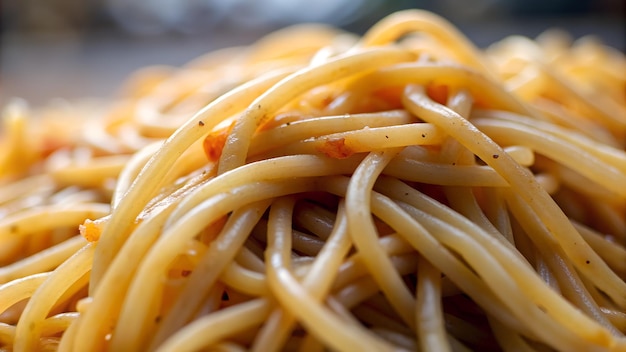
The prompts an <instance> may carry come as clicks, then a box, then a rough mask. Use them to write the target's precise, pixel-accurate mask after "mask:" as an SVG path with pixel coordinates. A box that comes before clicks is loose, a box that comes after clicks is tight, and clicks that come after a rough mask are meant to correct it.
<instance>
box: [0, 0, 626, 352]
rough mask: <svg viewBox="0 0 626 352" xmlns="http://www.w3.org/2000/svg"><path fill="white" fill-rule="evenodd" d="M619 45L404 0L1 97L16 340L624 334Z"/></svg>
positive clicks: (139, 342)
mask: <svg viewBox="0 0 626 352" xmlns="http://www.w3.org/2000/svg"><path fill="white" fill-rule="evenodd" d="M625 89H626V59H625V57H624V55H623V54H622V53H620V52H619V51H616V50H614V49H611V48H608V47H606V46H604V45H602V44H601V43H599V42H598V41H596V40H593V39H591V38H582V39H580V40H577V41H576V42H572V41H571V40H570V39H569V38H568V37H567V36H566V35H565V34H563V33H560V32H549V33H545V34H543V35H541V36H540V37H538V38H537V39H536V40H530V39H526V38H522V37H511V38H507V39H505V40H503V41H501V42H499V43H496V44H494V45H492V46H491V47H489V48H488V49H486V50H480V49H477V48H476V47H474V46H473V45H472V44H471V43H470V42H469V41H468V40H467V39H466V38H465V37H464V36H463V35H462V34H461V33H460V32H459V31H458V30H457V29H455V28H454V27H453V26H452V25H450V24H449V23H447V22H446V21H445V20H443V19H441V18H439V17H437V16H436V15H433V14H431V13H427V12H422V11H405V12H399V13H396V14H393V15H390V16H389V17H387V18H385V19H383V20H382V21H380V22H379V23H377V24H376V25H375V26H373V27H372V28H371V29H370V30H369V31H367V32H366V33H365V35H363V36H362V37H358V36H355V35H352V34H348V33H344V32H341V31H339V30H336V29H333V28H328V27H324V26H320V25H303V26H296V27H291V28H287V29H285V30H281V31H278V32H276V33H274V34H271V35H269V36H267V37H265V38H264V39H262V40H260V41H259V42H257V43H256V44H254V45H252V46H249V47H237V48H230V49H224V50H219V51H216V52H213V53H209V54H207V55H206V56H203V57H200V58H197V59H195V60H193V61H191V62H190V63H189V64H187V65H185V66H183V67H179V68H174V67H165V66H162V67H161V66H159V67H148V68H145V69H142V70H140V71H138V72H136V73H135V74H133V76H132V77H130V78H129V79H128V81H127V82H126V83H125V84H124V85H123V86H122V89H121V92H120V94H119V96H118V98H116V99H114V100H111V101H109V102H100V103H96V102H93V101H92V102H73V103H68V102H62V101H54V102H51V103H50V104H48V105H46V106H43V107H39V108H30V107H29V106H28V105H27V104H26V103H25V102H23V101H20V100H14V101H12V102H10V103H9V104H7V105H6V106H5V107H4V112H3V115H2V121H3V125H4V126H3V128H2V137H1V139H0V143H1V145H0V313H1V314H0V346H2V347H1V348H2V350H3V351H57V350H58V351H159V352H164V351H198V350H202V351H243V350H251V351H279V350H281V351H282V350H285V351H326V350H332V351H335V350H336V351H390V350H421V351H467V350H480V351H487V350H503V351H552V350H557V351H625V350H626V338H625V337H624V334H625V333H626V283H625V281H624V280H625V278H626V151H625V147H626V96H625V91H626V90H625Z"/></svg>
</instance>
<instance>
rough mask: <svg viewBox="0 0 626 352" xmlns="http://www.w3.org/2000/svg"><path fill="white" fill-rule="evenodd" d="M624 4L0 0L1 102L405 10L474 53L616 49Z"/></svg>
mask: <svg viewBox="0 0 626 352" xmlns="http://www.w3.org/2000/svg"><path fill="white" fill-rule="evenodd" d="M624 7H625V2H624V0H597V1H596V0H576V1H570V0H414V1H405V0H395V1H393V0H392V1H384V0H313V1H312V0H256V1H255V0H229V1H226V0H186V1H181V0H88V1H81V0H47V1H41V0H4V1H2V7H1V19H2V21H1V23H0V38H1V42H0V50H1V52H0V104H2V103H4V102H5V101H6V100H7V99H9V98H11V97H22V98H25V99H27V100H28V101H30V102H32V103H34V104H43V103H45V102H47V101H48V100H50V99H53V98H56V97H64V98H69V99H74V98H79V97H91V96H93V97H109V96H111V95H113V94H114V93H115V89H116V87H118V86H119V85H120V84H121V83H122V82H123V81H124V79H125V78H126V77H127V76H128V75H129V74H130V73H132V72H133V71H134V70H136V69H138V68H140V67H144V66H148V65H154V64H166V65H182V64H184V63H185V62H187V61H189V60H191V59H193V58H195V57H197V56H199V55H201V54H203V53H206V52H208V51H211V50H215V49H218V48H222V47H226V46H234V45H246V44H250V43H252V42H254V41H255V40H257V39H259V38H260V37H261V36H263V35H264V34H267V33H269V32H271V31H272V30H275V29H278V28H282V27H285V26H288V25H291V24H295V23H303V22H323V23H327V24H332V25H335V26H338V27H341V28H343V29H346V30H348V31H352V32H356V33H363V32H364V31H365V30H366V29H367V28H369V27H370V26H371V25H372V24H374V23H375V22H376V21H377V20H379V19H381V18H382V17H384V16H385V15H387V14H389V13H391V12H394V11H398V10H402V9H407V8H421V9H426V10H430V11H433V12H435V13H437V14H439V15H442V16H444V17H446V18H447V19H448V20H450V21H451V22H452V23H453V24H454V25H456V26H457V27H459V28H460V29H461V30H462V31H463V32H464V33H465V34H466V35H467V36H468V37H469V38H470V39H471V40H472V41H473V42H474V43H475V44H476V45H478V46H480V47H485V46H487V45H489V44H490V43H492V42H494V41H497V40H500V39H502V38H504V37H506V36H508V35H511V34H521V35H525V36H529V37H535V36H537V35H538V34H540V33H541V32H543V31H544V30H546V29H549V28H555V27H557V28H562V29H564V30H566V31H568V32H569V33H570V34H571V35H572V37H573V38H574V39H576V38H579V37H581V36H584V35H594V36H596V37H598V38H599V39H600V40H602V41H603V42H604V43H606V44H608V45H611V46H613V47H616V48H618V49H619V50H621V51H624V50H625V47H626V44H625V42H626V40H625V32H626V30H625V28H624V27H625V17H624V16H625V15H624V13H625V11H624V10H625V9H624Z"/></svg>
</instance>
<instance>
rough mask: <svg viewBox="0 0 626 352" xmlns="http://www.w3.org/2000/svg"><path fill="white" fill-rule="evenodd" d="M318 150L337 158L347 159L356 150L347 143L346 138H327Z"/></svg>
mask: <svg viewBox="0 0 626 352" xmlns="http://www.w3.org/2000/svg"><path fill="white" fill-rule="evenodd" d="M317 150H318V151H320V152H322V153H324V154H325V155H326V156H329V157H331V158H335V159H345V158H347V157H349V156H351V155H352V154H354V150H352V148H350V147H349V146H347V145H346V140H345V138H337V139H327V140H325V141H324V144H322V145H321V146H320V147H318V148H317Z"/></svg>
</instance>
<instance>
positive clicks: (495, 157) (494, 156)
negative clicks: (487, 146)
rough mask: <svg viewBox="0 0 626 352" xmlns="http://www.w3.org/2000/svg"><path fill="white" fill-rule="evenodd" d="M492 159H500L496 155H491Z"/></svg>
mask: <svg viewBox="0 0 626 352" xmlns="http://www.w3.org/2000/svg"><path fill="white" fill-rule="evenodd" d="M492 157H493V158H494V159H498V158H499V157H500V155H498V154H494V155H492Z"/></svg>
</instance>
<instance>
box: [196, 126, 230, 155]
mask: <svg viewBox="0 0 626 352" xmlns="http://www.w3.org/2000/svg"><path fill="white" fill-rule="evenodd" d="M234 125H235V122H234V121H233V123H231V124H230V126H228V127H224V128H221V129H219V130H216V131H213V132H211V133H209V135H208V136H206V138H204V142H203V143H202V147H203V148H204V154H206V156H207V158H208V159H209V161H217V160H219V158H220V156H222V150H223V149H224V145H225V144H226V138H228V135H229V134H230V131H231V130H232V129H233V126H234Z"/></svg>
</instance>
